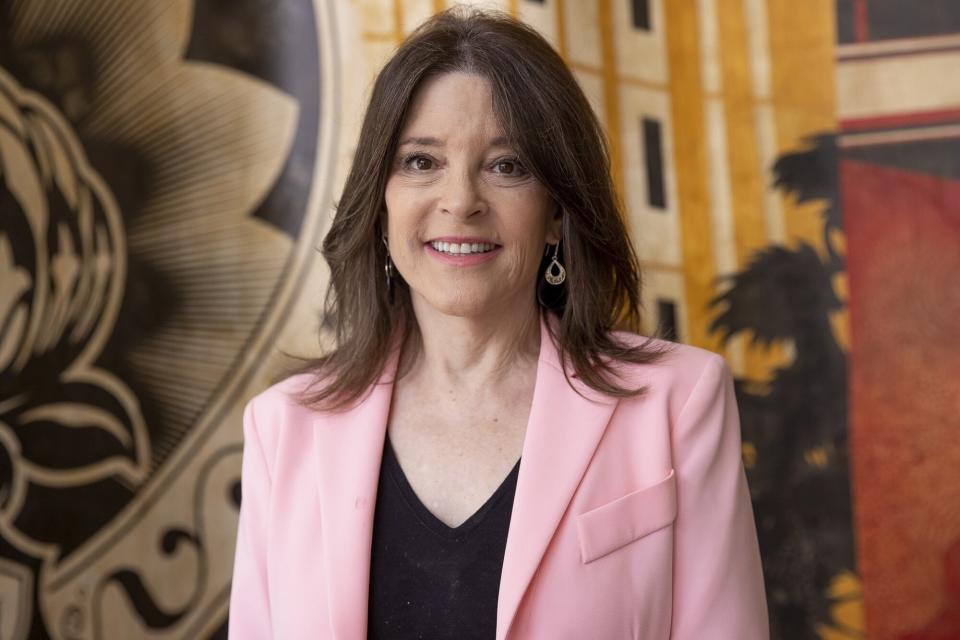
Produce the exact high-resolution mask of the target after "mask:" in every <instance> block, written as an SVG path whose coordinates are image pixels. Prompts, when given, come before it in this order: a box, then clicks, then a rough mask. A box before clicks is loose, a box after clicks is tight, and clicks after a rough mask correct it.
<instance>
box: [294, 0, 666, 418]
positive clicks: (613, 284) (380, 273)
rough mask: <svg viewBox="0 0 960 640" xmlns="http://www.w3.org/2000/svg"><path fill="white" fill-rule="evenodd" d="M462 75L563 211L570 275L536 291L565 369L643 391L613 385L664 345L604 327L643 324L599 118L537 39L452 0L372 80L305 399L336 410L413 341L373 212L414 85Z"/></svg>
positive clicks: (341, 207)
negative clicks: (622, 369)
mask: <svg viewBox="0 0 960 640" xmlns="http://www.w3.org/2000/svg"><path fill="white" fill-rule="evenodd" d="M457 71H459V72H466V73H472V74H477V75H480V76H482V77H484V78H486V79H487V80H488V81H489V83H490V86H491V90H492V93H493V109H494V113H495V115H496V117H497V119H498V121H499V123H500V125H501V127H502V128H503V130H504V134H505V135H506V136H507V139H508V140H509V141H510V142H511V144H512V145H513V146H514V147H515V148H516V150H517V153H518V154H519V156H520V160H521V162H522V163H523V164H524V166H525V167H526V168H527V169H528V170H530V172H531V173H532V174H533V175H534V176H535V177H536V178H537V179H538V180H539V181H540V182H541V183H542V184H543V185H544V186H545V188H546V189H547V191H548V192H549V193H550V195H551V196H552V197H553V198H554V200H555V201H556V202H557V203H558V204H559V206H560V208H561V209H562V211H563V219H562V230H561V236H562V242H561V247H560V259H561V262H562V263H563V264H564V265H565V267H566V270H567V278H566V281H565V283H564V284H563V285H562V286H561V287H559V289H560V291H559V294H557V293H553V295H549V292H548V291H546V290H543V282H541V283H540V285H541V290H540V291H539V292H538V296H537V297H538V300H539V302H540V304H541V305H542V306H543V307H545V308H546V309H547V312H548V313H551V314H553V315H554V316H556V317H558V318H559V323H558V324H559V327H558V328H555V327H554V326H553V324H554V323H547V324H548V326H549V327H550V329H549V330H550V333H551V336H550V338H551V339H552V340H553V342H554V343H555V344H556V345H557V349H558V351H559V353H560V357H561V362H563V366H564V370H565V373H567V375H569V371H568V367H572V369H573V371H575V372H576V375H577V376H578V377H579V378H580V379H581V380H582V381H583V382H584V383H585V384H587V385H588V386H589V387H591V388H593V389H595V390H597V391H600V392H603V393H606V394H609V395H613V396H620V397H624V396H632V395H640V394H643V393H644V392H645V391H646V387H641V388H638V389H632V388H629V387H626V386H624V385H622V384H619V383H618V382H617V380H616V378H617V376H616V364H617V362H618V361H619V362H631V363H651V362H654V361H656V360H658V359H659V358H660V357H661V356H662V355H663V353H664V352H665V351H666V350H667V346H666V345H660V347H659V348H658V347H651V346H650V344H651V341H652V338H648V339H647V340H646V341H645V342H644V343H643V344H640V345H636V344H634V345H631V344H629V343H628V342H627V341H625V340H622V339H619V338H618V337H617V335H616V334H614V333H611V332H612V331H613V330H615V329H626V330H629V331H634V332H638V331H640V327H641V300H640V287H641V276H640V265H639V261H638V260H637V256H636V254H635V252H634V250H633V247H632V245H631V243H630V240H629V238H628V235H627V229H626V227H625V226H624V223H623V217H622V213H621V209H620V205H619V202H618V200H617V197H616V194H615V191H614V187H613V183H612V180H611V176H610V160H609V152H608V149H607V143H606V140H605V138H604V133H603V130H602V128H601V126H600V123H599V122H598V121H597V119H596V116H595V115H594V113H593V111H592V109H591V107H590V104H589V102H588V101H587V99H586V97H585V96H584V94H583V91H582V90H581V89H580V87H579V85H578V84H577V82H576V80H575V79H574V77H573V74H572V73H571V72H570V70H569V68H568V67H567V66H566V64H565V63H564V62H563V59H562V58H561V57H560V56H559V55H558V54H557V53H556V52H555V51H554V50H553V49H552V48H551V46H550V44H549V43H548V42H547V41H546V40H544V38H543V37H542V36H540V34H538V33H537V32H536V31H534V30H533V29H532V28H531V27H529V26H527V25H525V24H523V23H522V22H519V21H517V20H515V19H513V18H511V17H510V16H508V15H506V14H504V13H501V12H497V11H484V10H478V9H470V8H463V7H453V8H451V9H447V10H446V11H443V12H441V13H438V14H436V15H434V16H433V17H432V18H430V19H429V20H427V21H426V22H424V23H423V24H422V25H421V26H420V27H418V28H417V29H416V30H415V31H414V32H413V33H411V34H410V36H409V37H408V38H407V39H406V40H405V41H404V42H403V43H402V44H401V45H400V47H399V48H398V49H397V51H396V53H395V54H394V55H393V57H391V58H390V60H389V61H388V62H387V63H386V65H385V66H384V67H383V69H382V70H381V71H380V73H379V75H378V76H377V79H376V82H375V83H374V86H373V91H372V95H371V97H370V103H369V106H368V108H367V112H366V115H365V116H364V120H363V125H362V127H361V130H360V139H359V142H358V144H357V150H356V154H355V156H354V159H353V165H352V167H351V169H350V174H349V176H348V177H347V180H346V183H345V184H344V188H343V195H342V197H341V200H340V202H339V204H338V205H337V207H336V214H335V216H334V219H333V223H332V225H331V227H330V230H329V232H328V233H327V235H326V237H325V239H324V241H323V249H322V252H323V257H324V258H325V259H326V261H327V263H328V264H329V265H330V285H329V289H328V291H327V297H326V302H325V305H324V325H325V327H326V328H327V329H330V330H332V334H333V335H332V338H333V342H334V344H333V349H332V350H331V351H330V352H329V353H327V354H326V355H323V356H322V357H320V358H316V359H308V360H305V361H304V362H303V364H302V365H301V366H299V367H298V368H297V370H296V371H294V373H311V374H313V375H314V378H313V381H312V384H311V385H309V386H308V388H307V389H306V390H304V391H303V392H302V393H301V394H300V401H301V402H303V403H304V404H306V405H308V406H313V407H316V408H321V409H325V410H338V409H343V408H345V407H347V406H349V405H352V404H353V403H354V402H355V401H357V400H358V399H359V398H361V397H362V396H364V395H365V393H366V392H367V391H368V390H369V389H370V388H371V387H372V386H373V384H374V383H376V381H377V380H378V378H379V376H380V375H381V373H382V371H383V367H384V365H385V363H386V360H387V358H388V356H389V354H390V350H391V349H392V348H394V347H395V346H396V345H397V344H406V345H410V346H412V348H413V349H414V351H416V350H417V349H419V333H418V329H417V323H416V320H415V318H414V315H413V308H412V305H411V302H410V295H409V289H408V287H407V285H406V284H405V283H403V282H402V279H401V278H399V277H396V278H395V280H397V281H398V282H397V285H396V295H395V301H394V304H392V305H391V304H390V303H389V302H388V296H387V287H386V278H385V275H384V263H385V261H386V258H387V255H386V248H385V247H384V245H383V243H382V242H381V236H382V235H383V233H382V229H381V220H380V212H381V210H382V209H384V208H385V203H384V190H385V187H386V182H387V177H388V171H389V167H390V164H391V159H392V157H393V155H394V154H395V153H396V144H397V137H398V136H399V134H400V130H401V127H402V125H403V122H404V119H405V117H406V114H407V110H408V108H409V105H410V102H411V99H412V97H413V95H414V92H415V91H416V89H417V88H418V86H419V85H420V83H421V82H423V80H424V79H425V78H427V77H430V76H434V75H437V74H443V73H450V72H457ZM546 261H547V258H544V263H543V264H542V265H541V272H542V271H543V269H545V268H546V264H547V262H546ZM556 289H558V287H551V290H556ZM533 293H534V292H531V295H533ZM398 338H399V341H398ZM289 373H290V372H288V374H289ZM402 373H403V372H402V371H401V372H399V373H398V375H402ZM317 383H321V384H320V386H319V388H318V389H317V388H315V387H316V384H317Z"/></svg>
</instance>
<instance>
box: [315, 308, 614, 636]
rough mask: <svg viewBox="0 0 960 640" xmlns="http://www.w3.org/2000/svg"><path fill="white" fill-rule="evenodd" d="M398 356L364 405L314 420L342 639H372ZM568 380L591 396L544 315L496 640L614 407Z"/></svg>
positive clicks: (333, 599)
mask: <svg viewBox="0 0 960 640" xmlns="http://www.w3.org/2000/svg"><path fill="white" fill-rule="evenodd" d="M397 355H398V354H397V352H396V351H394V352H393V354H392V355H391V357H390V359H389V360H388V362H387V363H386V366H385V367H384V372H383V375H382V376H381V378H380V381H379V382H378V384H376V385H375V386H374V388H373V390H372V391H371V392H370V394H369V395H368V396H367V397H366V398H365V399H364V400H362V401H361V402H360V403H359V404H357V405H356V406H354V407H352V408H351V409H349V410H347V411H344V412H341V413H331V414H324V415H323V416H322V417H318V418H317V419H316V420H315V424H314V447H315V451H314V454H315V458H316V462H317V468H316V472H317V488H318V494H319V501H320V510H321V525H320V526H321V528H322V530H323V531H322V533H323V538H322V539H323V559H324V566H325V567H326V593H327V598H328V610H329V614H330V623H331V628H332V630H333V637H335V638H337V639H338V640H353V639H357V640H361V639H362V638H366V632H367V607H368V602H369V588H370V549H371V544H372V539H373V516H374V508H375V506H376V496H377V480H378V478H379V472H380V464H381V460H382V457H383V444H384V437H385V434H386V428H387V420H388V418H389V413H390V402H391V398H392V396H393V379H394V376H395V375H396V369H397ZM571 382H573V384H574V386H576V388H577V389H579V390H580V393H582V394H583V396H586V397H583V396H581V395H580V394H578V393H577V391H575V390H574V389H573V388H571V387H570V384H568V382H567V380H566V378H564V376H563V373H562V371H561V370H560V361H559V355H558V353H557V350H556V348H555V347H554V345H553V343H552V341H551V340H550V337H549V335H548V333H547V327H546V325H545V324H544V321H543V318H541V326H540V357H539V362H538V365H537V380H536V385H535V387H534V392H533V403H532V405H531V407H530V417H529V420H528V423H527V431H526V434H525V436H524V441H523V453H522V458H521V462H520V470H519V475H518V477H517V488H516V493H515V496H514V502H513V511H512V514H511V516H510V529H509V533H508V535H507V545H506V550H505V552H504V559H503V570H502V572H501V578H500V593H499V597H498V602H497V634H496V637H497V640H505V638H506V637H507V632H508V631H509V629H510V626H511V624H512V623H513V619H514V617H515V616H516V614H517V609H518V608H519V606H520V603H521V600H522V599H523V596H524V594H525V593H526V590H527V587H528V586H529V584H530V580H531V579H532V578H533V575H534V573H535V572H536V570H537V567H538V566H539V564H540V561H541V559H542V558H543V554H544V552H545V551H546V549H547V546H548V545H549V543H550V539H551V538H552V537H553V533H554V532H555V531H556V529H557V526H558V525H559V524H560V520H561V518H562V517H563V514H564V512H565V511H566V509H567V505H568V504H569V502H570V499H571V498H572V497H573V493H574V491H575V490H576V488H577V486H578V485H579V484H580V479H581V478H582V477H583V474H584V472H585V471H586V469H587V466H588V465H589V463H590V459H591V457H592V456H593V452H594V450H595V449H596V448H597V445H598V444H599V442H600V438H601V437H602V436H603V432H604V430H605V429H606V426H607V423H608V422H609V420H610V416H611V414H612V413H613V410H614V408H615V407H616V404H617V402H616V399H614V398H610V397H607V396H603V395H601V394H598V393H597V392H595V391H592V390H591V389H590V388H588V387H586V386H585V385H583V384H582V383H580V381H579V380H577V379H576V378H572V379H571ZM305 570H309V569H307V568H305Z"/></svg>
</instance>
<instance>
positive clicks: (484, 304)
mask: <svg viewBox="0 0 960 640" xmlns="http://www.w3.org/2000/svg"><path fill="white" fill-rule="evenodd" d="M417 297H419V298H420V303H421V304H422V305H424V306H426V307H429V308H430V309H431V310H433V311H438V312H440V313H442V314H444V315H448V316H455V317H458V318H472V317H477V316H482V315H485V314H487V313H489V312H490V309H491V308H493V307H494V306H496V305H497V304H498V303H499V304H503V300H502V299H500V300H498V299H495V298H494V297H493V296H491V295H489V293H486V294H482V293H480V292H469V291H464V290H463V289H459V290H456V291H449V292H446V291H444V292H439V291H435V292H431V293H430V294H429V295H422V294H421V295H420V296H417ZM414 308H416V304H415V305H414Z"/></svg>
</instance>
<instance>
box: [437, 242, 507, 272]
mask: <svg viewBox="0 0 960 640" xmlns="http://www.w3.org/2000/svg"><path fill="white" fill-rule="evenodd" d="M424 247H425V248H426V250H427V253H429V254H431V255H432V256H434V257H435V258H437V259H438V260H440V261H441V262H444V263H446V264H450V265H455V266H461V267H462V266H471V265H475V264H480V263H482V262H486V261H488V260H491V259H493V257H494V256H495V255H497V254H498V253H499V252H500V250H501V249H502V248H503V247H502V246H501V245H499V244H497V243H495V242H491V241H490V240H488V239H486V238H480V237H473V236H444V237H440V238H434V239H432V240H430V241H428V242H425V243H424Z"/></svg>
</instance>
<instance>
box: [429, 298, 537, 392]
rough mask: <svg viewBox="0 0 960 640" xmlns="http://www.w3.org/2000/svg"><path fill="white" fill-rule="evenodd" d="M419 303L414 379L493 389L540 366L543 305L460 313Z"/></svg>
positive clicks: (434, 383)
mask: <svg viewBox="0 0 960 640" xmlns="http://www.w3.org/2000/svg"><path fill="white" fill-rule="evenodd" d="M418 302H420V301H415V302H414V314H415V315H416V319H417V325H418V326H419V329H420V352H419V353H418V354H416V359H415V361H414V362H413V365H412V367H411V370H410V375H411V376H412V377H413V378H416V379H420V380H425V381H428V382H429V383H431V384H432V385H437V386H436V387H434V388H440V387H442V388H457V389H461V390H469V389H481V388H482V389H487V390H489V389H490V388H491V386H493V387H495V386H498V385H499V384H504V383H508V382H509V381H511V380H516V378H517V376H518V375H519V376H523V375H524V374H526V373H529V372H530V371H531V370H535V369H536V362H537V358H538V355H539V351H540V310H539V307H538V306H536V305H535V304H531V305H530V306H529V308H528V309H526V310H525V311H522V312H520V311H519V310H518V312H517V313H502V312H501V313H498V314H491V315H490V316H486V317H476V316H471V317H459V316H450V315H446V314H443V313H441V312H439V311H437V310H436V309H433V308H430V307H429V305H427V304H418Z"/></svg>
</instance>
